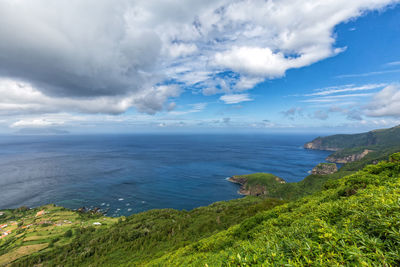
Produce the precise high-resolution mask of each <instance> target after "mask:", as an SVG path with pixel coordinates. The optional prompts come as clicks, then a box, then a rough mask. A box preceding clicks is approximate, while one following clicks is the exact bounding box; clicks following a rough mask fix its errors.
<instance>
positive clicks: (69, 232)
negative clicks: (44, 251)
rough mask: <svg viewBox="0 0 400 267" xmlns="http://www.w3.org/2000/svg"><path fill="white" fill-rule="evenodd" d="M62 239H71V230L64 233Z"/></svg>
mask: <svg viewBox="0 0 400 267" xmlns="http://www.w3.org/2000/svg"><path fill="white" fill-rule="evenodd" d="M64 237H67V238H70V237H72V230H71V229H69V230H68V231H66V232H65V233H64Z"/></svg>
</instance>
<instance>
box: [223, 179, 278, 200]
mask: <svg viewBox="0 0 400 267" xmlns="http://www.w3.org/2000/svg"><path fill="white" fill-rule="evenodd" d="M228 181H230V182H232V183H235V184H240V185H241V186H240V189H239V191H238V193H239V194H241V195H245V196H261V195H268V194H269V191H268V186H267V185H264V184H251V185H250V184H249V183H248V179H247V178H246V177H244V176H232V177H230V178H228ZM273 182H274V183H276V184H284V183H286V182H285V180H283V179H282V178H279V177H274V181H273Z"/></svg>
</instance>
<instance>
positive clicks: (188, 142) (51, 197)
mask: <svg viewBox="0 0 400 267" xmlns="http://www.w3.org/2000/svg"><path fill="white" fill-rule="evenodd" d="M314 137H315V136H312V135H106V136H100V135H97V136H0V190H1V191H0V192H1V193H0V209H4V208H16V207H19V206H21V205H26V206H30V207H34V206H38V205H43V204H48V203H56V204H58V205H62V206H65V207H68V208H79V207H82V206H86V207H101V208H102V209H104V210H108V213H107V214H108V215H112V216H119V215H129V214H132V213H137V212H140V211H145V210H148V209H154V208H175V209H192V208H195V207H199V206H204V205H208V204H210V203H212V202H215V201H219V200H228V199H233V198H238V197H240V196H239V195H238V194H237V190H238V186H237V185H235V184H232V183H229V182H228V181H226V180H225V178H227V177H229V176H232V175H235V174H248V173H254V172H270V173H273V174H275V175H277V176H280V177H282V178H284V179H285V180H286V181H288V182H295V181H300V180H302V179H303V178H304V177H305V176H307V172H308V171H309V170H311V169H312V168H313V167H314V166H315V165H316V164H317V163H319V162H323V161H324V159H325V157H326V156H327V155H328V154H329V152H324V151H310V150H304V149H303V148H302V146H303V144H304V143H305V142H307V141H309V140H312V139H313V138H314Z"/></svg>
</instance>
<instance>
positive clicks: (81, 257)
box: [0, 197, 284, 266]
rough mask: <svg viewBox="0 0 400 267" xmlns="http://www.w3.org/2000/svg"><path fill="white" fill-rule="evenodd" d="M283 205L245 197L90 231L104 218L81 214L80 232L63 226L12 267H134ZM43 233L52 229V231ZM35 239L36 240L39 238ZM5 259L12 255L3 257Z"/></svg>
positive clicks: (19, 245)
mask: <svg viewBox="0 0 400 267" xmlns="http://www.w3.org/2000/svg"><path fill="white" fill-rule="evenodd" d="M282 203H284V202H283V201H280V200H275V199H262V198H256V197H246V198H241V199H237V200H231V201H223V202H217V203H214V204H212V205H210V206H208V207H201V208H197V209H194V210H192V211H178V210H173V209H163V210H151V211H148V212H143V213H139V214H136V215H132V216H130V217H128V218H124V217H121V218H119V219H113V220H115V221H117V220H118V222H116V223H115V224H113V225H112V226H110V227H104V226H103V225H101V226H96V227H95V226H93V223H92V222H97V221H98V222H101V223H103V218H108V217H101V218H96V219H93V218H86V217H82V216H84V215H85V214H82V215H80V214H76V216H79V217H77V218H75V219H74V221H78V219H79V220H80V223H84V225H83V226H84V227H76V225H74V226H71V227H70V228H69V229H70V231H67V229H68V228H66V227H67V226H64V228H63V232H62V233H59V234H57V235H52V236H51V237H49V234H48V233H49V232H47V234H44V235H43V236H46V237H47V240H43V239H41V240H38V241H37V242H38V243H40V244H45V246H44V247H46V249H45V250H42V251H38V252H36V251H33V252H35V253H32V254H31V255H29V256H28V257H23V258H20V259H19V260H18V261H16V262H14V266H32V265H34V264H35V263H40V262H43V261H45V262H46V264H45V266H54V265H59V264H61V265H67V266H85V265H91V266H99V265H105V266H110V265H113V266H115V265H124V264H126V265H127V266H132V265H130V263H132V262H134V263H135V265H137V264H139V263H145V262H147V261H149V260H151V259H154V258H156V257H161V256H162V255H164V254H165V253H167V252H171V251H174V250H175V249H178V248H180V247H183V246H186V245H189V244H191V243H193V242H194V241H197V240H200V239H201V238H205V237H208V236H210V235H212V234H215V233H217V232H219V231H222V230H225V229H227V228H229V227H230V226H232V225H235V224H238V223H240V222H241V221H243V220H244V219H245V218H249V217H252V216H254V215H255V214H257V213H258V212H260V211H265V210H268V209H270V208H272V207H275V206H277V205H280V204H282ZM57 208H59V207H57ZM59 209H60V210H59V212H57V211H56V210H51V212H52V213H49V214H52V216H53V217H54V216H58V217H62V216H64V214H63V213H62V212H64V211H63V210H64V209H62V208H59ZM35 212H36V210H35ZM60 212H61V213H60ZM70 212H71V211H70ZM16 213H18V212H16ZM71 213H72V212H71ZM31 214H33V212H32V213H31ZM88 216H89V215H88ZM25 218H27V217H26V214H25V215H24V214H20V216H19V219H20V220H25ZM48 227H50V228H52V226H48ZM44 229H46V228H44ZM44 229H43V230H44ZM57 229H58V228H57ZM39 230H42V228H39ZM53 230H54V229H53ZM36 234H37V235H41V233H40V232H37V233H36ZM71 237H72V240H71ZM24 238H25V237H20V238H15V241H17V240H19V241H18V242H19V243H17V245H14V246H13V247H10V249H8V250H6V248H7V247H9V243H0V247H1V248H4V249H5V250H4V251H3V253H7V252H9V253H12V252H13V251H15V250H16V249H20V248H24V247H26V243H24ZM51 240H55V241H53V242H52V246H51V247H50V246H48V245H47V244H48V242H51ZM0 242H1V241H0ZM41 249H43V247H41ZM0 255H1V252H0ZM3 255H4V254H3ZM9 255H11V254H5V255H4V256H9Z"/></svg>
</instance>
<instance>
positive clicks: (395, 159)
mask: <svg viewBox="0 0 400 267" xmlns="http://www.w3.org/2000/svg"><path fill="white" fill-rule="evenodd" d="M389 161H390V162H400V153H395V154H393V155H391V156H390V158H389Z"/></svg>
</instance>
